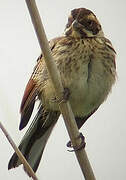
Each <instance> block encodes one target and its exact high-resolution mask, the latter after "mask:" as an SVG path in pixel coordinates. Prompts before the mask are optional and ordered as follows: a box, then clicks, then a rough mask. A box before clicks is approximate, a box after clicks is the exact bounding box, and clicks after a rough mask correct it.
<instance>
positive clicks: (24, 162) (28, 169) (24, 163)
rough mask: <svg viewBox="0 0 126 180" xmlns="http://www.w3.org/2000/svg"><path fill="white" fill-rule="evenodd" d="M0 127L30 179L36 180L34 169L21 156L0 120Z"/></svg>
mask: <svg viewBox="0 0 126 180" xmlns="http://www.w3.org/2000/svg"><path fill="white" fill-rule="evenodd" d="M0 128H1V130H2V131H3V133H4V135H5V136H6V138H7V139H8V141H9V143H10V144H11V146H12V147H13V149H14V151H15V152H16V154H17V155H18V157H19V159H20V161H21V162H22V164H23V165H24V167H25V168H26V170H27V172H28V174H29V175H30V176H31V177H32V179H34V180H38V178H37V177H36V175H35V173H34V171H33V170H32V168H31V167H30V165H29V164H28V162H27V161H26V159H25V157H24V156H23V154H22V153H21V151H20V150H19V149H18V148H17V146H16V144H15V143H14V141H13V140H12V138H11V137H10V135H9V134H8V132H7V130H6V129H5V128H4V126H3V125H2V123H1V122H0Z"/></svg>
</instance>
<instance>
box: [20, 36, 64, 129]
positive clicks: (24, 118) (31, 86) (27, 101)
mask: <svg viewBox="0 0 126 180" xmlns="http://www.w3.org/2000/svg"><path fill="white" fill-rule="evenodd" d="M60 39H62V37H58V38H55V39H52V40H51V41H50V42H49V45H50V48H51V50H52V49H53V48H54V46H55V44H56V43H57V42H58V41H59V40H60ZM40 63H42V54H41V55H40V56H39V58H38V60H37V65H36V66H35V68H34V71H33V73H32V76H31V78H30V80H29V81H28V84H27V86H26V88H25V91H24V95H23V98H22V102H21V107H20V113H21V121H20V125H19V129H20V130H21V129H23V128H24V127H25V126H26V125H27V123H28V121H29V119H30V117H31V114H32V111H33V108H34V105H35V100H36V98H37V96H38V95H39V90H38V86H37V83H36V82H35V76H36V74H37V73H38V71H39V70H40V69H39V67H40Z"/></svg>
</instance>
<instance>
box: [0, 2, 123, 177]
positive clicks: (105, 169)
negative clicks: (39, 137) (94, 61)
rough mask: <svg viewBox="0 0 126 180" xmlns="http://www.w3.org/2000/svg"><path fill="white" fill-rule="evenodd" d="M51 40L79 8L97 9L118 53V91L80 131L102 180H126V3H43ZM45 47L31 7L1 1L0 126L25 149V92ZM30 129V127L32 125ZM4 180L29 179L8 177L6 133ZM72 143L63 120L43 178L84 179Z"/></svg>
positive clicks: (0, 144) (1, 144) (1, 158)
mask: <svg viewBox="0 0 126 180" xmlns="http://www.w3.org/2000/svg"><path fill="white" fill-rule="evenodd" d="M37 5H38V7H39V10H40V14H41V16H42V21H43V24H44V27H45V30H46V33H47V37H48V39H51V38H54V37H56V36H60V35H62V33H63V31H64V28H65V24H66V22H67V16H68V15H69V13H70V11H71V10H72V9H74V8H79V7H86V8H88V9H91V10H92V11H93V12H94V13H95V14H96V15H97V17H98V19H99V21H100V22H101V24H102V27H103V30H104V33H105V36H106V37H107V38H109V39H110V40H111V41H112V43H113V45H114V48H115V50H116V51H117V58H116V62H117V72H118V78H117V82H116V85H115V86H114V87H113V89H112V93H111V94H110V95H109V97H108V99H107V101H106V102H105V103H104V104H103V105H102V106H101V107H100V108H99V110H98V111H97V112H96V113H95V114H94V115H93V116H92V117H91V118H90V119H89V120H88V121H87V122H86V124H85V125H84V126H83V127H82V129H81V130H80V131H81V132H83V134H84V135H85V137H86V144H87V145H86V151H87V154H88V157H89V160H90V162H91V164H92V167H93V170H94V173H95V176H96V179H97V180H112V179H114V180H125V179H126V155H125V154H126V117H125V112H126V110H125V108H126V101H125V100H126V95H125V92H126V75H125V74H126V73H125V71H126V69H125V66H126V62H125V56H126V55H125V53H126V23H125V19H126V10H125V7H126V1H125V0H122V1H116V2H115V1H114V0H111V1H110V0H106V1H104V0H95V1H91V0H78V1H77V0H69V1H68V0H64V1H59V0H53V1H50V0H44V1H41V0H37ZM40 53H41V51H40V47H39V45H38V41H37V38H36V35H35V32H34V29H33V26H32V23H31V19H30V16H29V13H28V10H27V7H26V4H25V1H17V0H13V1H10V0H4V1H0V85H1V87H0V121H1V122H2V123H3V124H4V125H5V127H6V128H7V130H8V131H9V133H10V134H11V136H12V138H13V139H14V141H15V142H16V144H19V142H20V140H21V138H22V136H23V135H24V133H25V131H26V129H27V127H26V128H25V130H22V131H19V130H18V127H19V122H20V114H19V108H20V102H21V99H22V96H23V92H24V88H25V86H26V84H27V82H28V79H29V77H30V75H31V73H32V71H33V67H34V66H35V64H36V59H37V57H38V56H39V55H40ZM28 125H29V124H28ZM0 139H1V140H0V179H6V180H9V179H13V180H16V179H19V180H21V179H23V180H27V179H28V177H27V176H26V174H25V173H24V171H23V169H22V167H19V168H16V169H14V170H10V171H8V169H7V166H8V161H9V159H10V157H11V155H12V153H13V149H12V147H11V146H10V144H9V143H8V142H7V140H6V138H5V137H4V135H3V133H2V131H1V130H0ZM68 141H69V137H68V134H67V131H66V128H65V125H64V122H63V119H62V117H60V119H59V121H58V123H57V125H56V127H55V129H54V130H53V133H52V135H51V137H50V139H49V142H48V144H47V146H46V149H45V151H44V155H43V158H42V161H41V163H40V166H39V169H38V171H37V176H38V178H39V179H42V180H49V179H60V180H64V179H71V180H77V179H78V180H81V179H83V176H82V173H81V170H80V168H79V165H78V163H77V160H76V158H75V155H74V153H69V152H67V148H66V143H67V142H68Z"/></svg>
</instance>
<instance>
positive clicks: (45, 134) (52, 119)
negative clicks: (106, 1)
mask: <svg viewBox="0 0 126 180" xmlns="http://www.w3.org/2000/svg"><path fill="white" fill-rule="evenodd" d="M59 115H60V113H59V112H54V111H50V112H48V111H46V110H45V109H44V108H43V107H42V106H40V108H39V111H38V113H37V115H36V116H35V118H34V120H33V122H32V124H31V125H30V127H29V128H28V130H27V132H26V134H25V135H24V137H23V139H22V141H21V143H20V145H19V149H20V150H21V152H22V153H23V155H24V156H25V158H26V159H27V161H28V163H29V164H30V166H31V167H32V169H33V170H34V172H36V170H37V168H38V166H39V163H40V160H41V157H42V154H43V151H44V148H45V145H46V143H47V140H48V138H49V136H50V134H51V132H52V129H53V127H54V125H55V124H56V122H57V120H58V118H59ZM21 164H22V163H21V161H20V160H19V158H18V156H17V155H16V153H14V154H13V156H12V157H11V159H10V161H9V164H8V169H11V168H15V167H18V166H19V165H21Z"/></svg>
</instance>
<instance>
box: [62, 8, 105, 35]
mask: <svg viewBox="0 0 126 180" xmlns="http://www.w3.org/2000/svg"><path fill="white" fill-rule="evenodd" d="M65 35H66V36H72V37H74V38H86V37H97V36H104V34H103V31H102V28H101V25H100V23H99V21H98V20H97V18H96V16H95V14H94V13H93V12H91V11H90V10H88V9H85V8H78V9H74V10H72V11H71V14H70V16H69V17H68V23H67V25H66V28H65Z"/></svg>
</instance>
